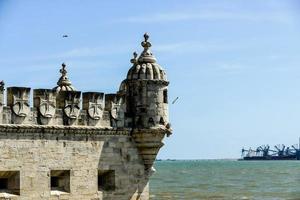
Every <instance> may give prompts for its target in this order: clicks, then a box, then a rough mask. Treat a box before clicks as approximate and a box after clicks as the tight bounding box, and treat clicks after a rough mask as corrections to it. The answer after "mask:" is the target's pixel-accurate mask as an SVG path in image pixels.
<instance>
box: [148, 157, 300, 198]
mask: <svg viewBox="0 0 300 200" xmlns="http://www.w3.org/2000/svg"><path fill="white" fill-rule="evenodd" d="M155 169H156V170H157V171H156V173H155V174H154V175H153V176H152V177H151V180H150V195H151V200H168V199H172V200H177V199H179V200H180V199H188V200H202V199H203V200H235V199H243V200H248V199H251V200H252V199H253V200H300V161H235V160H193V161H158V162H156V163H155Z"/></svg>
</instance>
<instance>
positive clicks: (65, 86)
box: [53, 63, 76, 92]
mask: <svg viewBox="0 0 300 200" xmlns="http://www.w3.org/2000/svg"><path fill="white" fill-rule="evenodd" d="M61 66H62V68H61V69H60V70H59V72H60V73H61V77H60V78H59V80H58V81H57V86H56V87H55V88H53V90H55V91H56V92H60V91H76V89H75V87H74V86H72V83H71V81H70V80H69V78H68V76H67V72H68V71H67V70H66V64H65V63H63V64H62V65H61Z"/></svg>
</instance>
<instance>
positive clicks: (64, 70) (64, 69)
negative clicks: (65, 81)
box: [59, 63, 67, 76]
mask: <svg viewBox="0 0 300 200" xmlns="http://www.w3.org/2000/svg"><path fill="white" fill-rule="evenodd" d="M61 66H62V68H61V69H60V70H59V72H60V73H61V74H62V75H63V76H65V75H66V74H67V70H66V64H65V63H63V64H61Z"/></svg>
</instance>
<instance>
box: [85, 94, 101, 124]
mask: <svg viewBox="0 0 300 200" xmlns="http://www.w3.org/2000/svg"><path fill="white" fill-rule="evenodd" d="M88 114H89V116H90V117H91V118H92V119H95V120H99V119H100V118H101V117H102V114H103V102H101V99H95V100H94V101H93V102H89V109H88Z"/></svg>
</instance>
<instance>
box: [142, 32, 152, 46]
mask: <svg viewBox="0 0 300 200" xmlns="http://www.w3.org/2000/svg"><path fill="white" fill-rule="evenodd" d="M148 40H149V35H148V33H145V34H144V41H143V42H142V43H141V45H142V47H144V48H145V49H146V48H147V49H149V48H150V47H151V46H152V45H151V43H150V42H149V41H148Z"/></svg>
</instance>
